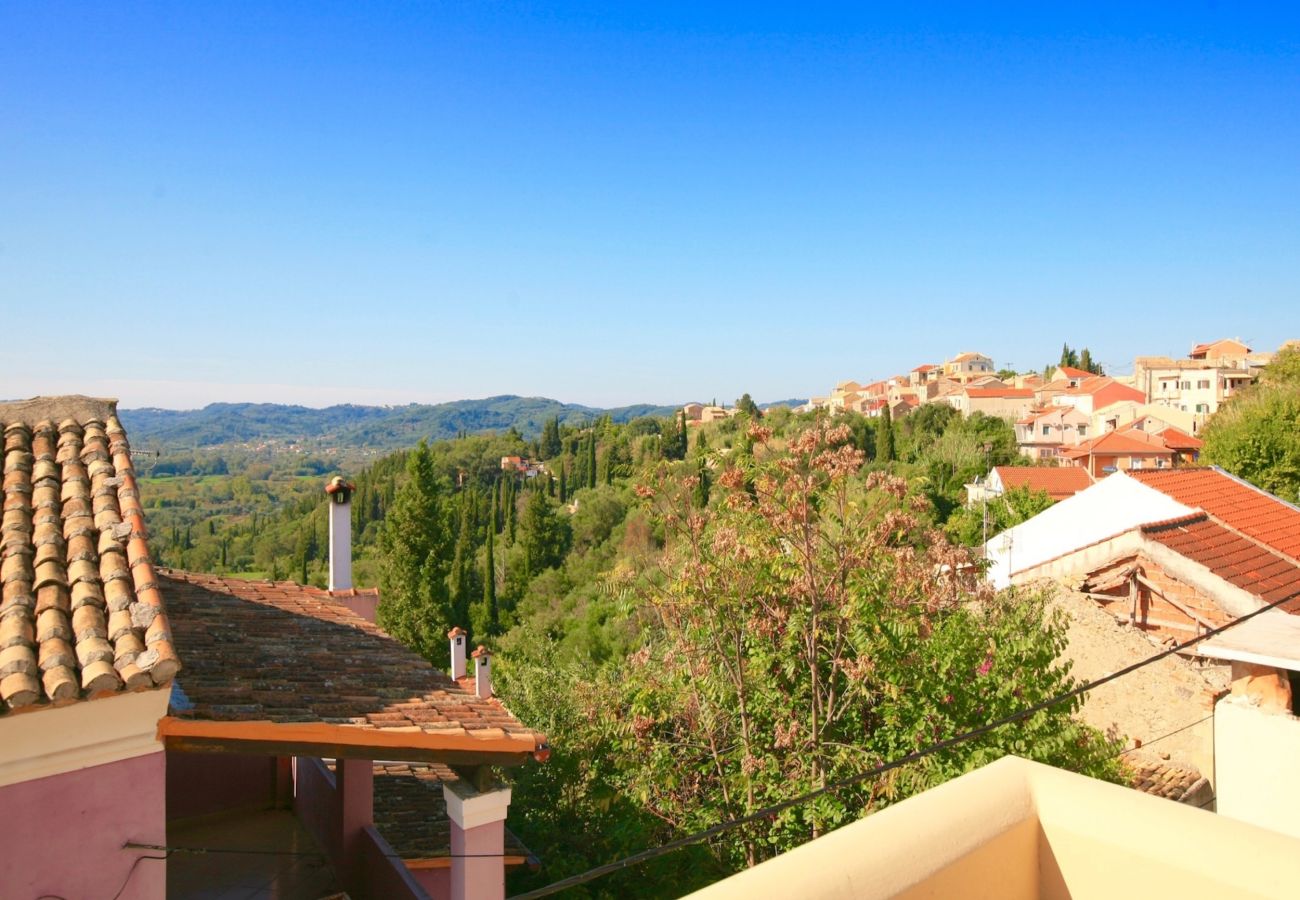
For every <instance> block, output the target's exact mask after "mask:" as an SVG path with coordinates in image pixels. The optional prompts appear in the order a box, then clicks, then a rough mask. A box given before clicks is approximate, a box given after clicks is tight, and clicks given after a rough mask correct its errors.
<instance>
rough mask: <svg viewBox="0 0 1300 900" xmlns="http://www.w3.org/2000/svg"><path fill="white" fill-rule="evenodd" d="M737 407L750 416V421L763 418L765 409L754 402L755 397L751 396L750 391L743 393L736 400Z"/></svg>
mask: <svg viewBox="0 0 1300 900" xmlns="http://www.w3.org/2000/svg"><path fill="white" fill-rule="evenodd" d="M736 409H738V410H739V411H740V412H742V413H744V414H745V415H747V416H749V418H750V421H753V422H757V421H758V420H759V419H761V418H763V411H762V410H761V409H759V408H758V404H757V403H755V402H754V398H753V397H750V396H749V394H748V393H746V394H742V395H741V397H740V399H739V400H737V401H736Z"/></svg>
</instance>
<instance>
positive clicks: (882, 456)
mask: <svg viewBox="0 0 1300 900" xmlns="http://www.w3.org/2000/svg"><path fill="white" fill-rule="evenodd" d="M878 422H879V424H878V425H877V426H876V430H877V432H878V435H877V437H876V460H877V461H878V462H886V463H887V462H893V461H894V416H893V414H892V413H891V412H890V411H889V404H888V403H886V404H885V406H884V408H882V409H881V410H880V419H879V420H878Z"/></svg>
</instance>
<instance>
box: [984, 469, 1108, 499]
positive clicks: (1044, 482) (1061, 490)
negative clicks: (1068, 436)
mask: <svg viewBox="0 0 1300 900" xmlns="http://www.w3.org/2000/svg"><path fill="white" fill-rule="evenodd" d="M996 470H997V473H998V477H999V478H1001V479H1002V485H1003V486H1004V487H1006V488H1014V487H1027V488H1029V489H1030V490H1034V491H1046V492H1047V493H1048V494H1049V495H1050V496H1051V498H1052V499H1053V500H1064V499H1065V498H1066V497H1073V496H1074V495H1075V494H1077V493H1079V491H1081V490H1083V489H1084V488H1086V487H1088V486H1089V485H1091V484H1092V478H1091V477H1089V475H1088V471H1087V470H1086V469H1081V468H1079V467H1078V466H997V467H996Z"/></svg>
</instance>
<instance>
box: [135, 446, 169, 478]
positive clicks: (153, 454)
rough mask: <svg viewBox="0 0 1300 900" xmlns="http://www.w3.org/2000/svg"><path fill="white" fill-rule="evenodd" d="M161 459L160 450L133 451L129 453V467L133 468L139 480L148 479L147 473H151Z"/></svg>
mask: <svg viewBox="0 0 1300 900" xmlns="http://www.w3.org/2000/svg"><path fill="white" fill-rule="evenodd" d="M161 457H162V451H161V450H152V449H147V450H135V449H133V450H132V451H131V465H132V466H134V467H135V470H136V472H137V473H138V474H139V475H140V477H141V478H148V477H149V473H150V472H152V471H153V469H154V466H156V465H158V460H159V459H160V458H161Z"/></svg>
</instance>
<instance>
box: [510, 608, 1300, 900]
mask: <svg viewBox="0 0 1300 900" xmlns="http://www.w3.org/2000/svg"><path fill="white" fill-rule="evenodd" d="M1291 599H1292V598H1291V597H1283V598H1282V599H1280V600H1274V601H1272V602H1270V603H1266V604H1265V605H1263V606H1261V607H1260V608H1259V609H1256V610H1252V611H1251V612H1248V613H1246V614H1245V615H1242V616H1238V617H1237V618H1236V619H1233V620H1232V621H1231V622H1226V623H1224V624H1223V625H1219V626H1218V627H1216V628H1211V629H1210V630H1208V631H1206V632H1204V633H1202V634H1198V635H1196V636H1195V637H1193V638H1189V639H1188V640H1186V641H1184V642H1182V643H1181V644H1174V645H1172V646H1170V647H1167V648H1165V649H1164V650H1161V651H1160V652H1159V653H1156V654H1154V655H1152V656H1148V657H1146V658H1145V659H1142V660H1139V661H1138V662H1135V663H1131V664H1129V665H1127V666H1124V667H1123V668H1121V669H1117V670H1116V671H1114V672H1111V673H1110V674H1109V675H1103V676H1102V677H1100V678H1098V679H1096V680H1094V681H1089V682H1086V683H1084V684H1081V685H1079V686H1078V687H1075V688H1072V689H1071V690H1068V691H1066V692H1065V693H1062V694H1057V695H1056V696H1055V697H1051V698H1049V699H1047V700H1043V701H1041V702H1039V703H1035V704H1034V705H1032V706H1029V707H1027V708H1025V709H1022V710H1020V711H1019V712H1014V713H1011V714H1010V715H1006V716H1003V717H1002V718H1000V719H995V720H993V721H992V722H987V723H985V724H984V725H981V726H979V727H978V728H973V729H971V730H970V731H965V732H962V733H961V734H957V735H954V736H953V737H950V738H945V739H944V740H942V741H937V742H935V743H933V744H930V745H929V746H926V747H922V748H921V749H919V750H915V751H913V752H911V753H909V754H907V755H906V756H902V757H899V758H898V759H895V760H892V761H891V762H887V763H882V764H881V765H878V766H875V767H873V768H871V769H868V770H866V771H865V772H859V773H858V774H857V775H850V776H849V777H847V778H842V779H840V780H839V781H835V782H832V783H831V784H827V785H823V786H822V787H819V788H816V789H814V790H811V791H809V792H807V793H805V794H800V795H799V796H797V797H791V798H790V799H788V800H782V801H781V802H779V803H774V804H772V805H771V806H767V807H764V808H763V809H760V810H758V811H756V812H752V813H749V814H748V815H744V816H740V817H738V818H735V819H730V820H728V821H726V822H720V823H718V824H717V825H714V826H712V827H710V828H706V829H704V830H703V831H697V832H695V833H693V834H688V835H684V836H683V837H680V838H677V839H675V840H672V841H668V842H667V843H665V844H660V845H659V846H657V847H650V848H647V849H645V850H642V851H640V852H638V853H633V854H632V855H631V856H625V857H623V858H622V859H618V860H615V861H614V862H611V863H605V864H604V865H601V866H596V867H594V868H591V869H588V870H587V871H585V872H580V873H578V874H577V875H571V876H569V877H568V878H563V879H561V880H559V881H556V882H553V883H551V884H549V885H546V886H545V887H540V888H537V889H536V890H532V891H526V892H524V893H522V894H516V895H515V896H513V897H512V898H511V900H536V898H540V897H549V896H550V895H551V894H556V893H559V892H560V891H563V890H568V889H569V888H572V887H577V886H578V885H581V884H586V883H587V882H589V881H595V880H596V879H597V878H602V877H604V876H605V875H610V874H613V873H614V872H618V871H620V870H622V869H627V868H630V867H632V866H636V865H640V864H641V863H644V862H649V861H650V860H652V859H657V858H659V857H660V856H666V855H667V854H669V853H672V852H674V851H676V850H680V849H681V848H683V847H689V846H691V845H693V844H699V843H702V842H704V841H707V840H709V839H710V838H713V837H716V836H717V835H720V834H723V833H725V832H728V831H732V830H733V829H736V828H740V827H742V826H744V825H749V824H751V823H753V822H757V821H760V820H762V819H767V818H769V817H771V816H774V815H776V814H778V813H781V812H784V811H785V810H787V809H791V808H792V807H795V806H800V805H802V804H804V803H807V802H808V801H809V800H814V799H816V798H817V797H820V796H822V795H823V794H829V793H831V792H833V791H837V790H840V789H841V788H845V787H852V786H853V785H856V784H860V783H861V782H863V781H867V780H869V779H872V778H875V777H877V776H879V775H884V774H885V773H887V772H892V771H893V770H895V769H899V768H902V767H903V766H906V765H910V764H911V763H914V762H919V761H920V760H922V759H925V758H926V757H928V756H933V755H934V754H935V753H939V752H940V751H943V750H947V749H949V748H951V747H955V746H957V745H959V744H964V743H965V742H967V741H970V740H973V739H975V738H977V737H982V736H984V735H986V734H988V733H989V732H991V731H995V730H997V729H998V728H1001V727H1002V726H1004V725H1010V724H1012V723H1014V722H1020V721H1023V720H1024V719H1027V718H1029V717H1030V716H1032V715H1034V714H1035V713H1039V712H1042V711H1043V710H1046V709H1050V708H1051V707H1053V706H1058V705H1060V704H1061V703H1064V702H1066V701H1067V700H1072V699H1073V698H1075V697H1079V696H1082V695H1083V694H1086V693H1088V692H1089V691H1091V690H1093V689H1095V688H1098V687H1101V686H1102V685H1103V684H1109V683H1110V682H1112V681H1117V680H1118V679H1120V678H1123V677H1124V676H1126V675H1131V674H1132V673H1134V672H1136V671H1138V670H1139V669H1143V668H1145V667H1147V666H1149V665H1152V664H1154V663H1157V662H1159V661H1160V660H1162V659H1164V658H1166V657H1168V656H1173V655H1174V654H1175V653H1181V652H1182V651H1183V650H1186V649H1187V648H1188V647H1192V646H1195V645H1196V644H1199V643H1201V642H1202V641H1205V640H1208V639H1209V638H1212V637H1215V636H1217V635H1220V634H1222V633H1223V632H1225V631H1227V630H1228V629H1229V628H1233V627H1235V626H1237V625H1240V624H1241V623H1243V622H1246V621H1248V620H1250V619H1253V618H1255V616H1258V615H1260V614H1261V613H1266V612H1268V611H1269V610H1272V609H1276V608H1277V607H1279V606H1281V605H1282V604H1283V603H1286V602H1288V601H1289V600H1291ZM1193 724H1196V723H1193ZM1187 727H1190V726H1187Z"/></svg>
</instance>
